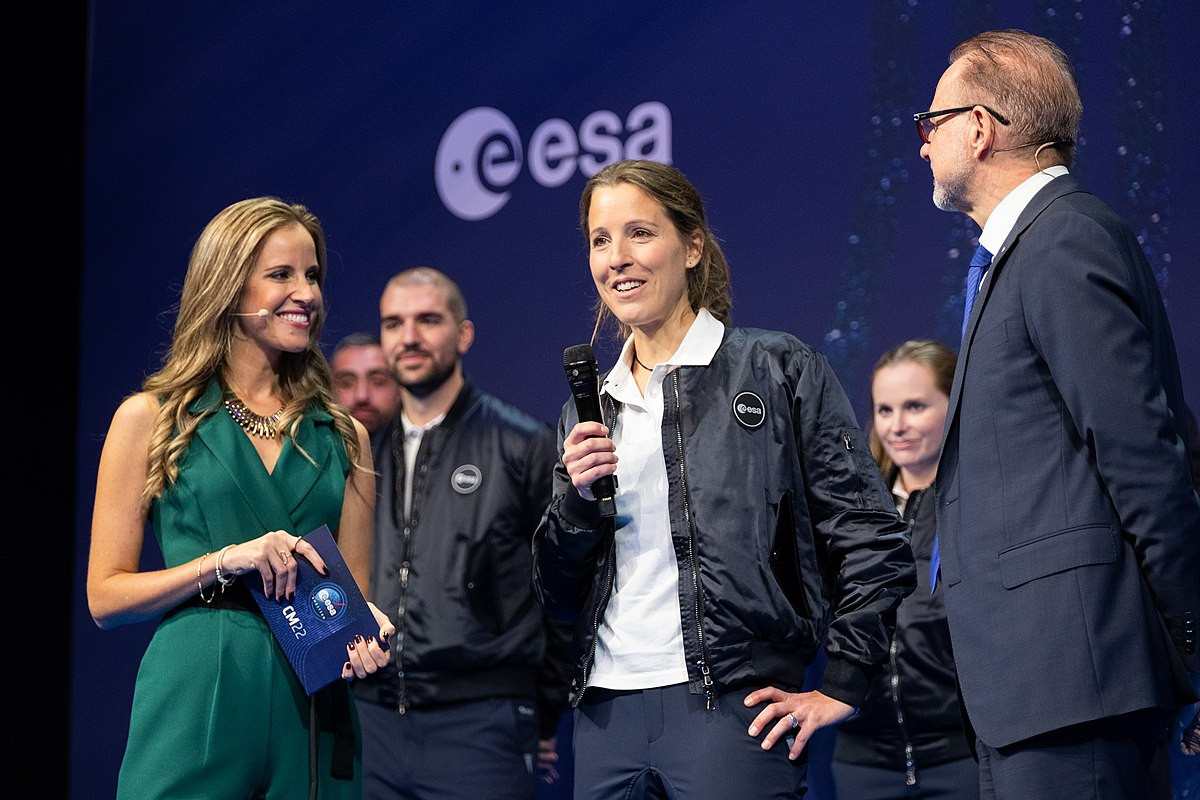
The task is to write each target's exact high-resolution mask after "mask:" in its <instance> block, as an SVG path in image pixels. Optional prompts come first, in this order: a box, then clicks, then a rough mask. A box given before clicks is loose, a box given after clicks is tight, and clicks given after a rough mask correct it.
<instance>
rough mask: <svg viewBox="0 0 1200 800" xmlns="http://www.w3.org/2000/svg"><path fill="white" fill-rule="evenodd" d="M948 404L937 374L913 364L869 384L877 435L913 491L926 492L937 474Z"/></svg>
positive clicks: (883, 372) (886, 371)
mask: <svg viewBox="0 0 1200 800" xmlns="http://www.w3.org/2000/svg"><path fill="white" fill-rule="evenodd" d="M949 403H950V398H949V397H947V396H946V395H945V394H944V393H943V392H942V390H941V389H939V388H938V386H937V381H936V380H935V379H934V376H933V372H932V371H931V370H930V369H929V368H928V367H926V366H924V365H923V364H918V363H917V362H915V361H900V362H898V363H895V364H890V365H888V366H886V367H881V368H880V369H879V371H878V372H876V373H875V378H874V379H873V380H872V381H871V404H872V406H873V414H874V419H875V435H876V436H878V437H879V440H880V441H881V442H883V447H884V449H885V450H887V454H888V455H889V456H891V459H892V461H893V462H895V464H896V466H898V467H899V468H900V473H901V477H902V478H903V479H904V484H905V486H907V487H908V488H910V489H917V488H923V487H924V486H928V485H929V483H928V482H931V481H932V479H933V475H934V474H936V472H937V464H938V459H939V458H940V456H941V447H942V433H943V432H944V431H945V429H946V409H947V406H948V405H949Z"/></svg>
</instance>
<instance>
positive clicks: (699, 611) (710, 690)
mask: <svg viewBox="0 0 1200 800" xmlns="http://www.w3.org/2000/svg"><path fill="white" fill-rule="evenodd" d="M671 385H672V387H673V389H674V391H675V439H676V442H677V443H678V445H679V484H680V486H681V488H682V490H683V521H684V525H685V526H686V527H687V550H688V564H689V567H690V569H691V574H692V592H693V594H694V598H695V599H694V602H695V605H694V607H693V609H692V610H693V612H694V613H695V617H696V640H697V643H698V644H699V646H700V660H699V661H697V662H696V667H697V669H699V670H700V676H701V678H702V679H703V681H704V706H705V708H707V709H708V710H709V711H712V710H714V709H716V707H717V692H716V686H715V684H714V683H713V678H712V672H711V671H710V670H709V667H708V645H707V643H706V642H705V640H704V605H703V601H702V598H701V594H700V566H699V564H698V563H697V562H696V532H695V531H694V530H693V529H692V509H691V503H690V500H689V498H688V485H687V469H686V464H685V462H684V454H683V404H682V402H681V401H680V398H679V370H678V369H676V370H673V371H672V372H671Z"/></svg>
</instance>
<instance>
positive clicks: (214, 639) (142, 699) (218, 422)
mask: <svg viewBox="0 0 1200 800" xmlns="http://www.w3.org/2000/svg"><path fill="white" fill-rule="evenodd" d="M220 401H221V388H220V386H219V384H218V383H217V382H216V381H213V382H212V383H210V384H209V386H208V387H207V389H206V391H205V393H204V394H203V395H202V396H201V397H200V399H199V400H197V401H196V402H195V403H194V404H193V405H192V406H191V410H192V411H193V413H198V412H200V411H203V410H207V409H216V411H215V413H213V414H211V415H210V416H208V417H206V418H205V419H204V420H203V421H202V422H201V423H200V425H199V426H198V427H197V430H196V436H195V438H194V439H193V440H192V443H191V445H190V446H189V447H188V450H187V452H186V453H185V454H184V456H183V458H182V459H181V462H180V468H179V479H178V480H177V481H176V482H175V484H174V485H173V486H171V487H170V488H169V489H167V490H166V491H165V492H163V494H162V496H161V497H160V498H159V499H158V500H157V501H155V503H154V504H153V506H152V508H151V522H152V525H153V528H154V533H155V536H156V538H157V539H158V543H159V546H160V547H161V548H162V553H163V557H164V560H165V561H166V564H167V566H174V565H177V564H182V563H185V562H187V561H190V560H192V559H194V558H197V557H199V556H201V555H203V554H204V553H213V554H214V555H215V554H216V553H217V551H219V550H220V549H221V548H222V547H224V546H225V545H227V544H235V543H238V542H244V541H248V540H250V539H255V538H257V537H259V536H261V535H263V534H264V533H266V532H268V531H273V530H285V531H288V532H290V533H294V534H297V535H303V534H305V533H308V532H309V531H311V530H313V529H314V528H317V527H319V526H320V525H323V524H324V525H328V526H329V528H330V530H332V531H335V533H336V531H337V525H338V522H339V520H340V518H341V512H342V496H343V494H344V492H345V486H346V475H347V473H348V472H349V469H350V464H349V460H348V459H347V457H346V452H345V448H344V446H343V442H342V438H341V435H340V434H339V433H338V432H337V430H336V428H335V427H334V426H333V418H332V417H331V416H330V415H329V414H328V413H327V412H325V411H324V410H323V409H313V410H311V411H309V412H307V413H306V414H305V415H304V420H303V422H302V423H301V425H300V430H299V432H298V434H297V437H296V438H297V441H298V443H299V444H300V446H301V447H303V448H304V451H305V452H307V453H308V455H309V456H310V457H311V458H312V460H313V461H315V462H316V463H315V465H314V464H313V463H312V462H310V461H309V460H308V459H306V458H305V457H304V454H303V453H301V452H300V451H299V450H297V448H296V446H295V444H294V443H293V442H292V441H291V440H290V439H285V440H284V445H283V452H282V453H281V454H280V456H279V460H278V461H277V462H276V465H275V470H274V472H272V473H268V472H267V470H266V468H265V467H264V466H263V463H262V460H261V459H260V458H259V456H258V453H257V451H255V449H254V445H253V444H252V443H251V442H250V441H249V439H248V438H247V436H246V434H245V433H244V432H243V431H242V429H241V428H240V427H238V425H237V423H235V422H234V421H233V419H231V418H230V416H229V414H227V413H226V412H225V411H224V409H222V408H220ZM241 580H259V581H261V578H259V577H258V576H257V575H256V574H253V573H251V574H248V575H246V576H244V577H243V578H241ZM218 591H219V589H218ZM328 692H329V690H325V691H324V692H322V693H321V694H326V695H327V694H328ZM318 698H319V699H318V707H319V708H320V706H321V704H322V703H324V704H326V705H327V704H328V703H329V702H330V700H329V698H328V697H324V698H322V697H321V696H320V695H318ZM351 711H353V708H352V707H351ZM309 713H310V709H309V701H308V697H307V696H306V695H305V694H304V691H303V689H301V687H300V684H299V682H298V681H297V680H296V676H295V674H294V673H293V672H292V668H291V666H290V665H289V664H288V663H287V659H286V658H285V657H284V655H283V652H282V651H281V650H280V648H279V646H278V645H277V644H276V642H275V639H274V638H273V637H272V636H271V632H270V631H269V630H268V628H267V625H266V622H264V621H263V618H262V616H261V615H259V614H257V613H251V612H248V611H243V610H238V609H226V608H210V607H196V606H185V607H181V608H180V609H177V610H176V611H174V612H173V613H169V614H168V615H167V616H166V617H165V618H164V619H163V621H162V622H161V623H160V624H159V626H158V628H157V629H156V630H155V632H154V637H153V639H152V640H151V641H150V645H149V647H148V648H147V649H146V654H145V656H144V657H143V658H142V663H141V667H140V668H139V670H138V676H137V683H136V686H135V688H134V697H133V711H132V714H131V719H130V726H129V741H128V744H127V745H126V750H125V758H124V761H123V762H122V764H121V772H120V777H119V778H118V781H117V796H118V797H119V798H160V797H161V798H252V797H253V798H258V797H264V798H281V799H282V798H287V799H288V800H292V799H293V798H305V797H308V796H309V778H310V775H309V772H310V770H309V746H310V744H309ZM353 726H354V731H355V748H354V750H355V752H354V779H353V780H337V779H334V778H333V777H331V776H330V758H331V752H332V750H333V734H332V733H331V732H323V733H321V735H320V738H319V741H318V753H319V756H318V760H319V764H318V765H317V768H316V773H315V774H316V778H317V783H318V787H319V796H320V797H322V798H352V797H353V798H358V797H360V796H361V794H362V789H361V782H360V776H361V769H360V766H361V765H360V758H361V748H360V746H359V745H358V736H357V731H358V720H357V717H354V718H353ZM318 727H325V726H323V725H319V726H318Z"/></svg>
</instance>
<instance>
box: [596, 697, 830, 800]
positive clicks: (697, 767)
mask: <svg viewBox="0 0 1200 800" xmlns="http://www.w3.org/2000/svg"><path fill="white" fill-rule="evenodd" d="M747 694H749V690H746V691H735V692H729V693H727V694H724V695H721V696H719V697H718V698H717V707H716V709H714V710H712V711H709V710H707V709H705V707H704V697H703V696H702V695H693V694H691V693H690V692H688V688H687V685H686V684H677V685H674V686H666V687H661V688H656V689H641V690H635V691H612V690H608V689H598V688H592V689H588V690H587V692H586V693H585V694H584V699H583V702H582V703H581V704H580V706H579V708H578V709H576V712H575V800H601V799H602V798H603V799H605V800H608V799H609V798H622V800H624V799H625V798H629V800H651V799H653V800H745V798H750V797H752V798H756V800H758V798H764V800H765V799H768V798H780V800H782V798H797V797H800V796H802V795H803V794H804V792H805V790H806V783H805V780H806V777H807V771H808V770H807V759H806V757H803V756H802V757H801V758H799V759H797V760H796V761H789V760H788V757H787V756H788V751H787V747H786V746H785V743H784V742H782V741H781V742H778V743H777V744H776V745H775V747H774V748H773V749H771V750H763V749H762V747H761V746H760V745H761V741H760V739H757V738H754V737H752V736H750V735H749V734H748V733H747V732H746V731H747V729H748V728H749V727H750V722H751V721H752V720H753V719H754V717H756V716H757V715H758V712H759V711H760V710H761V706H760V707H759V708H746V707H745V706H744V705H742V698H744V697H745V696H746V695H747Z"/></svg>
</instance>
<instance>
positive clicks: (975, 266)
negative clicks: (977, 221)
mask: <svg viewBox="0 0 1200 800" xmlns="http://www.w3.org/2000/svg"><path fill="white" fill-rule="evenodd" d="M991 263H992V254H991V252H989V251H988V249H987V248H986V247H984V246H983V245H979V246H978V247H976V248H975V254H974V255H973V256H971V264H970V266H968V267H967V285H966V287H965V288H964V293H965V298H964V299H963V326H962V335H963V336H966V335H967V321H968V320H970V319H971V308H972V307H973V306H974V305H975V298H976V297H978V296H979V284H981V283H983V273H984V270H986V269H987V268H988V267H989V266H990V265H991ZM938 538H939V537H938V535H937V533H936V532H935V533H934V534H933V553H932V554H930V556H929V593H930V594H933V592H934V590H935V589H937V582H938V570H940V569H941V567H942V554H941V548H940V547H939V546H938Z"/></svg>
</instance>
